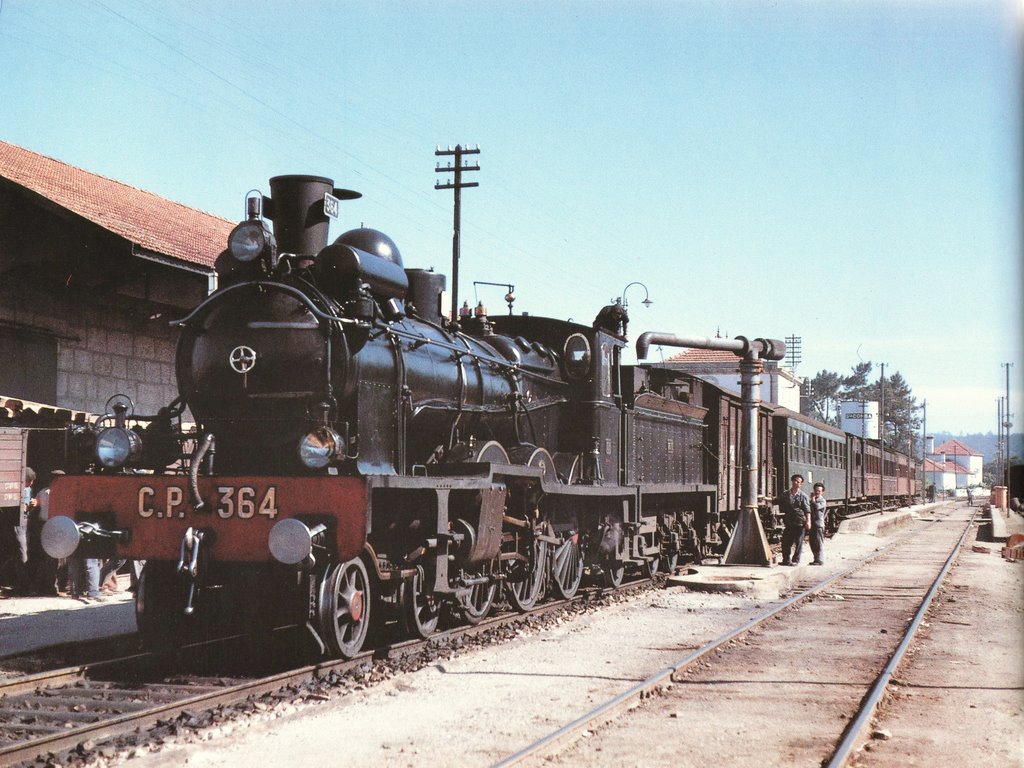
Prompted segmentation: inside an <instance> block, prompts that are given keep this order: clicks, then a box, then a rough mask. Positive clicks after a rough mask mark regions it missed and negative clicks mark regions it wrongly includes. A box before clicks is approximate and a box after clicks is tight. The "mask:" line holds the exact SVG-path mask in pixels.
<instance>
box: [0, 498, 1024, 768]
mask: <svg viewBox="0 0 1024 768" xmlns="http://www.w3.org/2000/svg"><path fill="white" fill-rule="evenodd" d="M1017 521H1019V518H1017ZM1018 527H1020V526H1018ZM886 541H887V538H886V537H884V536H880V537H877V538H876V537H875V536H870V535H865V534H847V535H838V536H836V537H835V538H834V539H832V540H830V541H829V542H827V543H826V547H827V561H828V562H827V565H826V566H825V567H824V568H815V569H813V570H814V572H815V574H814V575H818V574H825V573H829V572H835V571H839V570H842V569H844V568H845V567H846V566H847V564H848V560H852V559H856V558H859V557H860V556H862V555H864V554H866V553H868V552H870V551H873V550H875V549H877V548H879V547H881V546H883V545H884V544H885V543H886ZM990 549H991V551H990V552H972V551H966V552H964V554H963V555H962V556H961V565H960V566H958V568H957V569H956V570H955V571H954V574H953V576H954V581H953V583H952V585H951V586H950V587H949V588H948V589H947V592H948V594H945V593H944V595H943V600H942V601H941V602H940V606H941V610H942V611H947V613H943V614H940V613H938V612H936V617H935V618H934V619H933V620H931V621H930V624H931V626H930V628H929V635H928V638H929V642H934V644H935V648H933V649H931V650H929V651H928V653H927V657H928V658H927V660H926V661H924V662H923V665H922V667H921V670H920V671H918V672H914V670H912V669H911V668H908V671H907V672H906V674H905V675H903V676H904V677H906V678H907V680H906V682H908V683H911V684H910V685H907V686H902V687H900V688H899V690H898V691H897V693H896V695H895V696H893V697H891V699H890V701H889V702H888V705H887V709H886V711H885V714H884V717H885V718H886V719H884V720H883V721H882V722H881V724H880V727H881V728H883V729H888V730H889V731H890V733H891V734H892V738H891V739H890V741H886V742H877V743H873V744H872V748H873V749H872V751H871V752H870V753H867V754H865V755H864V758H863V759H865V762H864V765H930V766H931V765H947V764H950V758H951V756H953V755H956V756H957V760H956V762H959V763H961V764H964V765H972V764H984V765H1024V758H1022V754H1024V752H1022V742H1021V733H1022V732H1024V729H1022V728H1021V717H1022V702H1024V693H1022V690H1024V689H1022V686H1021V673H1022V671H1024V663H1022V650H1021V643H1020V637H1021V632H1022V630H1024V624H1022V620H1021V617H1022V613H1021V610H1022V609H1021V606H1022V599H1021V597H1022V594H1021V586H1022V578H1024V565H1022V564H1019V563H1009V562H1007V561H1004V560H1002V558H1000V557H999V554H998V547H996V546H991V547H990ZM807 568H809V566H804V567H802V568H800V569H781V568H775V569H771V570H772V571H774V572H777V573H779V575H780V576H783V575H784V576H785V578H789V577H790V576H791V574H792V575H795V574H796V573H798V572H799V571H803V570H804V569H807ZM757 594H758V595H764V594H765V593H764V591H763V590H759V591H758V592H757ZM773 602H775V601H774V599H771V598H770V597H763V596H760V597H759V596H755V594H754V593H750V592H746V593H740V592H733V593H729V592H715V593H700V592H690V591H686V590H684V589H680V588H669V589H663V590H657V591H651V592H646V593H642V594H639V595H635V596H631V597H628V598H625V599H622V600H621V601H619V602H616V603H614V604H612V605H610V606H607V607H604V608H602V609H601V610H600V611H593V610H591V611H587V612H585V613H583V614H582V615H578V616H575V617H572V618H567V619H565V620H560V621H558V622H557V623H555V624H554V626H552V627H549V628H547V629H544V630H542V631H538V630H534V629H522V630H520V631H519V632H518V633H517V634H516V636H515V637H514V638H513V639H511V640H509V641H507V642H505V643H503V644H501V645H496V646H487V647H484V648H475V649H471V650H466V651H462V652H459V653H458V654H456V655H454V656H452V657H450V658H444V659H443V660H439V661H433V662H431V663H429V664H428V665H427V666H425V667H424V668H422V669H420V670H418V671H416V672H412V673H408V674H400V675H396V676H394V677H390V678H389V679H386V680H384V681H383V682H380V683H375V684H364V683H363V682H357V683H355V684H353V683H352V682H351V681H349V683H348V684H346V685H339V686H336V687H333V688H332V687H330V686H327V685H325V686H323V688H322V689H321V690H322V691H323V695H317V696H316V697H314V698H315V699H322V700H320V701H309V700H307V701H306V702H304V703H301V704H298V705H296V704H294V703H292V702H288V701H283V702H281V703H277V704H274V703H267V702H265V701H261V702H259V703H258V705H257V706H256V707H254V708H253V709H255V710H256V712H255V714H252V715H249V716H246V717H235V718H233V719H230V720H228V721H227V722H224V721H223V719H221V718H218V723H217V724H216V725H213V726H211V727H205V728H199V729H196V730H191V729H178V734H177V735H170V736H168V735H167V734H166V732H165V734H164V736H163V738H162V743H161V744H159V745H158V746H154V747H142V748H133V749H131V750H130V751H127V752H122V753H120V754H112V753H111V752H107V753H106V754H105V755H104V756H101V757H95V758H94V759H93V760H92V762H91V764H92V765H125V766H131V767H136V768H148V767H149V766H180V765H189V766H209V767H210V768H213V767H215V766H235V765H240V764H245V763H247V762H257V761H263V762H264V763H265V764H270V765H276V764H294V763H295V762H296V761H297V760H301V761H306V760H313V761H319V764H324V765H335V764H338V763H339V762H341V761H342V760H343V761H344V762H346V763H356V764H358V763H363V764H367V765H375V766H377V765H380V766H406V765H417V766H418V765H424V764H429V765H432V766H449V765H450V766H456V765H458V766H468V765H490V764H493V763H494V762H496V761H498V760H500V759H502V758H503V757H506V756H507V755H509V754H512V753H514V752H516V751H517V750H519V749H521V748H522V747H524V746H526V745H527V744H528V743H530V742H531V741H533V740H535V739H537V738H539V737H541V736H543V735H546V734H547V733H549V732H550V731H552V730H554V729H556V728H558V727H560V726H562V725H564V724H565V723H567V722H569V721H570V720H572V719H574V718H576V717H578V716H580V715H582V714H584V713H585V712H586V711H588V710H589V709H591V708H592V707H593V706H595V705H596V704H598V703H600V702H603V701H605V700H607V699H609V698H611V697H613V696H615V695H616V694H618V693H621V692H622V691H624V690H626V689H628V688H630V687H632V686H633V685H635V684H636V683H637V682H639V681H641V680H643V679H644V678H646V677H648V676H650V675H651V674H652V673H654V672H657V671H659V670H661V669H663V668H664V667H666V666H668V665H669V664H671V663H673V662H676V661H677V660H678V659H680V658H681V657H683V656H685V655H686V654H687V653H688V652H689V651H690V650H692V649H694V648H696V647H698V646H700V645H702V644H704V643H705V642H707V641H708V640H710V639H712V638H714V637H717V636H719V635H721V634H722V633H723V632H724V631H726V630H728V629H730V628H732V627H733V626H735V625H736V624H738V623H740V622H742V621H743V620H745V619H746V618H749V617H752V616H753V615H755V614H757V613H760V612H761V611H762V610H764V609H765V608H767V607H768V606H770V605H771V604H773ZM126 605H127V607H129V608H130V603H129V604H126ZM99 607H100V606H94V607H93V608H94V609H97V610H98V609H99ZM102 607H104V608H105V607H107V606H102ZM110 607H114V606H110ZM2 609H3V603H0V612H2ZM3 627H4V625H3V624H0V629H3ZM945 633H951V634H945ZM951 646H955V650H957V651H958V652H959V655H956V654H952V651H953V650H954V648H952V647H951ZM937 649H942V653H948V654H950V655H948V656H942V655H941V654H940V652H939V651H938V650H937ZM919 658H920V654H919V655H918V656H917V657H915V662H914V663H915V664H917V663H918V659H919ZM912 674H918V675H920V677H916V678H911V675H912ZM929 674H930V675H932V676H933V677H928V675H929ZM367 677H368V678H370V677H377V675H376V674H371V675H368V676H367ZM720 703H721V702H720V701H717V700H714V699H709V701H708V702H707V704H708V706H718V705H719V704H720ZM910 704H913V705H916V706H918V707H919V709H918V710H914V709H912V708H909V706H908V705H910ZM972 705H973V708H972ZM642 709H644V710H648V711H651V712H653V713H655V714H656V715H657V716H658V717H659V718H660V719H662V720H664V719H673V720H677V719H678V718H673V714H674V711H673V710H672V709H671V708H670V707H669V705H668V704H667V702H666V700H665V699H664V698H663V697H658V696H656V697H654V698H651V699H648V700H646V701H645V702H644V703H643V705H642ZM721 711H722V715H721V720H720V722H718V723H717V725H716V727H715V728H714V729H713V731H712V732H710V733H708V734H707V738H706V748H704V749H701V750H699V752H698V753H696V754H692V755H676V757H675V759H673V761H672V763H673V765H674V766H686V765H695V766H696V765H700V766H702V768H703V766H705V765H706V764H707V763H708V761H713V759H714V757H713V755H714V752H715V746H714V745H715V743H716V742H717V741H718V740H722V739H750V740H752V741H751V743H753V744H755V745H756V744H757V743H758V742H757V739H758V734H756V733H750V732H748V731H747V730H746V724H745V723H739V722H735V721H734V720H730V717H729V710H728V708H724V709H722V710H721ZM808 712H809V716H814V715H815V714H816V713H815V712H814V710H813V699H812V700H811V701H810V708H809V710H808ZM965 713H966V715H965ZM633 714H636V713H635V712H634V713H630V714H629V715H625V716H623V718H622V720H621V721H620V722H625V721H626V720H627V719H628V718H630V717H631V716H632V715H633ZM936 723H941V724H942V725H941V726H936V725H935V724H936ZM961 724H963V725H964V728H960V725H961ZM611 727H615V726H614V724H612V726H611ZM961 730H967V731H969V732H968V733H961ZM632 732H633V733H635V738H634V740H633V741H632V743H630V744H628V745H627V747H626V749H625V751H624V752H623V753H621V754H604V755H601V754H600V753H598V757H597V758H596V759H595V758H594V757H593V756H590V757H588V758H586V760H585V761H583V759H582V758H580V761H578V762H576V761H574V758H573V756H572V752H571V751H570V752H567V753H565V754H564V755H563V756H562V757H561V758H559V762H561V763H562V764H565V765H583V764H587V765H592V764H600V765H633V764H636V765H641V764H643V765H645V766H646V765H656V764H660V763H659V761H658V760H657V759H654V760H653V761H652V757H653V756H652V754H651V753H650V750H649V744H650V740H651V738H652V736H653V734H652V733H651V732H648V731H645V729H644V728H642V727H641V728H633V729H632ZM929 745H931V746H929ZM929 749H931V750H932V751H931V752H929ZM913 751H919V752H920V754H921V755H923V756H924V757H923V758H922V760H921V762H912V761H911V760H912V759H914V754H912V752H913ZM936 751H937V752H938V757H936ZM753 754H755V755H757V759H756V761H752V762H751V764H756V765H758V766H761V765H766V764H769V763H771V760H768V761H766V760H765V759H764V758H765V757H770V756H766V755H763V754H760V755H759V754H758V753H757V751H756V749H755V750H754V752H753ZM929 755H930V757H929ZM868 759H873V762H866V761H867V760H868ZM901 760H902V761H903V762H900V761H901Z"/></svg>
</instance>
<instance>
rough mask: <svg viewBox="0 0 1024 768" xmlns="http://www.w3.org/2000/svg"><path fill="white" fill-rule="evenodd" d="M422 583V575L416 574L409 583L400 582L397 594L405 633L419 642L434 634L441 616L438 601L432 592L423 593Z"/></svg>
mask: <svg viewBox="0 0 1024 768" xmlns="http://www.w3.org/2000/svg"><path fill="white" fill-rule="evenodd" d="M423 581H424V579H423V575H422V574H421V573H417V574H416V575H415V576H413V577H412V579H410V580H409V581H403V582H402V586H401V592H400V594H399V600H400V601H401V604H402V622H403V623H404V625H405V631H406V632H407V633H408V634H409V635H411V636H412V637H416V638H419V639H420V640H425V639H426V638H428V637H430V636H431V635H432V634H434V631H435V630H436V629H437V622H438V619H439V618H440V616H441V606H440V603H439V601H438V600H436V599H435V596H434V593H433V592H429V593H428V592H426V591H424V589H423Z"/></svg>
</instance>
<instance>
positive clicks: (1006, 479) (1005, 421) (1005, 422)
mask: <svg viewBox="0 0 1024 768" xmlns="http://www.w3.org/2000/svg"><path fill="white" fill-rule="evenodd" d="M1000 365H1002V366H1003V367H1004V368H1006V408H1005V409H1004V410H1003V427H1004V428H1005V430H1006V463H1005V464H1004V465H1003V471H1004V472H1005V473H1006V476H1005V477H1003V485H1005V486H1006V488H1007V489H1009V487H1010V427H1012V426H1013V422H1012V421H1010V417H1011V416H1013V414H1012V413H1011V412H1010V368H1012V367H1013V363H1000ZM1007 492H1009V491H1007Z"/></svg>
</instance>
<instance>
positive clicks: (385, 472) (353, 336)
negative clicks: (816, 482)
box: [43, 176, 852, 657]
mask: <svg viewBox="0 0 1024 768" xmlns="http://www.w3.org/2000/svg"><path fill="white" fill-rule="evenodd" d="M358 196H359V195H358V193H355V192H351V191H348V190H343V189H337V188H335V187H334V183H333V181H332V180H330V179H327V178H323V177H319V176H279V177H275V178H273V179H271V180H270V195H269V196H263V195H261V194H259V193H255V194H251V195H250V197H249V199H248V204H247V209H248V217H247V219H246V220H245V221H243V222H241V223H240V224H238V226H236V227H235V229H234V230H233V231H232V232H231V234H230V236H229V242H228V248H227V250H225V251H224V252H223V253H222V254H221V255H220V257H219V258H218V259H217V262H216V265H215V266H216V270H217V274H218V278H219V280H218V282H219V287H218V289H217V290H216V291H215V292H214V293H212V294H211V295H210V296H208V297H207V298H206V299H205V300H204V301H203V302H201V303H200V304H199V305H198V306H197V307H195V309H193V310H192V311H191V312H190V313H189V314H188V315H187V316H186V317H184V318H181V319H180V320H179V321H177V324H178V325H179V326H180V328H181V334H180V338H179V342H178V347H177V353H176V372H177V379H178V389H179V397H178V398H177V399H176V400H175V401H174V402H173V403H170V404H169V405H168V406H167V407H165V408H163V409H161V410H160V412H159V413H157V414H155V415H148V416H143V415H140V414H135V413H134V408H133V405H132V403H131V401H130V400H129V399H128V398H126V397H123V396H116V397H114V398H112V399H111V401H110V402H109V403H108V412H107V413H106V414H105V415H104V416H103V418H102V419H101V420H100V422H99V423H98V425H97V429H96V430H95V431H96V436H95V437H96V448H95V455H96V461H95V463H94V466H93V467H91V468H90V469H89V470H88V471H87V472H85V473H79V474H68V475H66V476H64V477H60V478H58V479H56V480H55V481H54V483H53V486H52V489H51V501H50V504H51V517H50V520H49V521H48V522H47V524H46V526H45V528H44V530H43V546H44V548H46V550H47V552H49V553H50V554H51V556H54V557H66V556H68V555H69V554H71V553H72V552H74V551H75V550H76V549H78V548H81V549H80V550H79V551H81V552H82V553H84V554H86V555H92V556H117V557H124V558H132V559H135V560H145V567H144V569H143V571H142V574H141V577H140V581H139V585H138V588H137V592H136V617H137V621H138V626H139V629H140V632H141V633H142V635H143V637H144V639H145V640H146V642H148V643H150V644H159V643H161V642H167V641H168V640H170V639H173V638H175V637H178V636H179V635H180V633H182V632H186V631H187V632H190V631H193V630H199V631H203V630H204V629H208V628H209V627H210V626H211V625H216V626H222V625H238V626H244V627H246V628H250V629H253V628H255V629H258V628H261V627H265V628H270V627H276V626H281V625H282V624H292V625H297V626H304V627H305V628H306V629H307V630H308V633H309V635H310V636H311V637H312V638H313V639H314V640H315V642H316V643H317V644H319V647H320V649H321V651H322V652H324V653H328V654H332V655H338V656H345V657H351V656H353V655H355V654H357V653H358V652H359V651H360V649H361V648H362V647H363V644H364V642H365V640H366V637H367V633H368V631H369V628H370V626H371V624H372V623H377V624H380V623H382V622H383V621H384V620H385V619H387V620H388V623H389V625H394V624H395V623H396V622H397V623H398V624H400V626H401V627H402V628H403V630H404V631H405V632H407V633H408V634H410V635H412V636H416V637H427V636H429V635H430V634H431V633H432V632H434V631H435V630H436V629H437V627H438V624H439V622H440V621H441V619H442V617H446V616H448V617H455V618H456V619H459V620H462V621H465V622H469V623H476V622H479V621H480V620H482V619H483V618H484V617H485V616H486V615H487V613H488V612H489V611H490V610H491V608H492V606H493V605H494V603H495V601H496V600H497V599H498V597H499V591H500V594H501V595H502V596H503V597H504V599H506V600H507V601H508V602H509V603H510V604H511V605H512V606H513V607H514V608H516V609H518V610H527V609H529V608H530V607H532V606H533V605H534V604H535V603H536V602H537V601H538V600H539V599H540V598H541V596H542V595H543V594H545V593H547V592H548V591H551V592H553V593H555V594H557V595H559V596H562V597H571V596H572V595H574V594H575V593H576V591H577V590H578V589H579V586H580V584H581V580H582V579H583V577H584V576H585V575H588V576H589V577H591V578H594V579H597V580H600V581H602V582H603V583H605V584H607V585H610V586H617V585H618V584H620V583H621V581H622V579H623V575H624V572H625V570H626V569H627V568H629V569H636V570H640V571H641V572H643V573H646V574H654V573H656V572H658V571H670V570H672V569H674V568H675V566H676V564H677V562H678V561H679V559H680V558H684V557H685V558H695V559H699V558H701V557H703V556H705V555H707V554H709V553H712V552H715V551H721V549H722V547H723V546H724V544H725V541H726V540H727V537H728V535H729V532H730V529H731V525H732V523H733V522H734V521H735V515H736V513H737V511H738V510H739V490H738V488H739V476H740V470H741V468H740V467H738V466H737V464H736V460H735V457H736V456H737V455H738V453H737V451H736V446H737V445H738V443H739V426H738V425H739V413H740V406H739V401H738V398H736V397H734V396H732V395H730V394H728V393H725V392H722V391H721V390H719V389H717V388H715V387H714V386H713V385H711V384H709V383H707V382H703V381H701V380H699V379H697V378H695V377H692V376H690V375H688V374H686V373H683V372H681V371H677V370H672V369H671V368H668V367H664V366H655V365H642V364H641V365H626V364H624V363H623V362H622V359H621V357H622V351H623V349H624V348H625V345H626V343H627V341H626V327H627V323H628V315H627V313H626V310H625V308H624V307H622V306H621V305H619V304H611V305H609V306H605V307H603V308H601V309H600V310H599V311H598V313H597V315H596V317H595V319H594V321H593V323H592V324H591V325H589V326H588V325H583V324H579V323H574V322H568V321H561V320H555V319H549V318H542V317H534V316H527V315H518V316H516V315H511V314H509V315H502V316H493V317H492V316H489V315H488V314H487V313H486V311H485V310H484V309H483V307H482V306H478V307H477V308H476V310H475V311H474V312H471V313H466V314H463V315H462V316H460V317H458V318H449V317H446V316H445V314H444V313H443V311H442V307H443V306H444V304H445V302H446V299H445V296H446V290H445V289H446V280H445V277H444V275H442V274H439V273H435V272H433V271H430V270H423V269H406V268H405V267H404V264H403V262H402V257H401V254H400V252H399V249H398V247H397V246H396V244H395V243H394V242H393V241H392V240H391V239H390V238H389V237H387V236H386V235H385V234H383V233H381V232H378V231H376V230H373V229H368V228H358V229H353V230H351V231H348V232H345V233H344V234H342V235H341V236H340V237H338V238H337V239H335V240H334V241H333V242H331V243H328V217H327V215H326V213H325V207H326V206H330V205H336V204H337V203H338V201H342V200H348V199H353V198H355V197H358ZM189 413H190V414H191V418H192V419H194V427H193V426H190V425H188V424H187V423H186V422H185V419H186V417H187V416H188V414H189ZM801 418H803V417H799V415H798V414H790V415H786V414H781V413H776V412H775V411H774V410H773V409H772V408H770V407H768V406H762V407H761V410H760V415H759V419H760V421H761V422H762V425H763V426H762V429H761V435H762V449H761V451H760V455H761V457H762V458H761V461H762V467H761V472H760V473H759V476H760V478H761V481H760V482H761V487H760V488H759V489H758V493H759V496H760V497H761V499H762V501H763V503H762V505H761V512H762V517H763V519H764V520H765V522H766V524H767V526H766V527H767V529H768V530H769V532H770V533H771V532H773V531H774V530H775V528H776V527H777V526H776V523H777V519H776V517H777V516H776V512H775V511H773V508H772V506H771V497H772V496H774V495H775V494H776V493H777V492H778V491H779V490H781V488H783V487H784V486H785V483H784V482H783V480H782V478H781V477H780V474H779V472H777V471H776V465H777V464H778V463H779V462H784V464H782V465H780V468H783V469H784V474H785V472H788V470H789V469H790V468H794V471H797V469H795V468H796V467H797V466H798V465H799V462H800V461H804V460H816V459H822V460H828V461H829V462H832V460H831V458H829V456H828V455H826V454H823V453H814V454H812V453H807V454H803V453H796V454H790V453H788V452H787V449H785V448H777V446H780V445H783V446H788V445H789V436H790V426H789V424H790V421H792V422H793V423H794V425H796V422H797V421H798V420H799V419H801ZM143 424H145V425H146V426H145V427H144V428H143V427H142V426H141V425H143ZM773 427H774V432H773ZM803 427H804V428H810V425H808V424H803ZM773 434H774V437H773ZM840 434H842V433H840ZM837 440H838V438H837ZM844 440H845V438H844ZM843 445H844V448H843V450H844V451H845V450H846V443H845V442H844V443H843ZM780 450H781V451H783V452H782V453H778V451H780ZM844 462H845V460H844ZM808 466H809V467H810V471H811V472H813V471H814V467H813V466H811V465H808ZM832 466H833V468H835V469H836V470H837V471H838V470H839V461H838V459H836V460H835V462H832ZM843 466H844V467H845V468H847V469H848V470H849V471H847V472H846V477H852V465H850V466H848V465H846V464H845V463H844V464H843ZM805 474H806V470H805ZM812 477H813V475H812ZM851 487H852V486H851ZM842 493H843V494H844V498H845V495H846V494H847V490H846V486H845V485H844V486H843V490H842Z"/></svg>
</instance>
